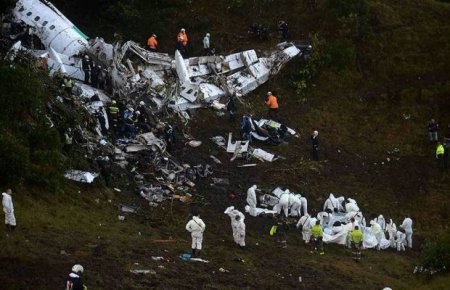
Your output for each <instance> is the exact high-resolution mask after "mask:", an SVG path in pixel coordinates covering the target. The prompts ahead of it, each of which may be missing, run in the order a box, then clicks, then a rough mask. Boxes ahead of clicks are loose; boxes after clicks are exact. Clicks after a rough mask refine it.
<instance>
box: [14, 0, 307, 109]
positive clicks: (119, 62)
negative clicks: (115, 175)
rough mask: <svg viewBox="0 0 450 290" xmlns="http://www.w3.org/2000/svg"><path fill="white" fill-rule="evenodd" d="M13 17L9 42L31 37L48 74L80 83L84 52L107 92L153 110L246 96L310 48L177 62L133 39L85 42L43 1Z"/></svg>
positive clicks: (21, 0) (30, 0) (20, 4)
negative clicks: (141, 99)
mask: <svg viewBox="0 0 450 290" xmlns="http://www.w3.org/2000/svg"><path fill="white" fill-rule="evenodd" d="M13 15H14V19H13V21H14V22H15V24H18V25H21V26H22V27H23V32H21V33H22V34H21V33H16V34H14V35H12V33H11V34H10V39H12V40H13V39H17V38H18V35H23V34H26V33H29V34H33V35H36V36H37V37H38V38H39V39H40V41H41V43H42V46H43V48H44V49H45V50H39V53H38V55H40V56H44V57H45V58H44V59H46V60H47V65H48V68H49V71H50V74H55V73H66V74H68V75H69V76H70V77H72V78H75V79H78V80H85V73H84V71H83V69H82V58H83V57H84V55H86V54H87V55H89V56H90V57H91V59H92V60H93V61H94V62H95V64H96V65H101V66H102V68H103V69H105V68H107V72H108V74H109V76H108V77H109V78H110V83H111V86H112V87H111V88H109V89H111V90H112V91H113V93H116V94H118V95H119V96H127V97H129V96H135V95H138V96H146V97H147V98H149V99H150V100H151V101H152V103H153V104H152V105H153V109H154V110H155V111H156V110H160V109H162V108H165V107H169V108H172V109H173V110H175V111H184V110H187V109H195V108H200V107H204V106H207V105H210V104H212V103H213V102H214V101H216V100H218V99H219V98H220V97H223V96H227V95H230V94H234V93H240V94H242V95H245V94H248V93H249V92H251V91H252V90H254V89H256V88H257V87H258V86H260V85H261V84H263V83H264V82H266V81H267V80H268V79H269V77H270V76H272V75H275V74H277V73H278V72H279V71H280V70H281V68H282V67H283V66H284V65H285V64H286V63H287V62H288V61H289V60H291V59H292V58H293V57H295V56H297V55H301V54H302V53H303V52H302V50H303V51H308V50H309V49H310V46H309V45H307V46H305V45H303V46H299V47H301V49H299V48H297V46H296V45H295V44H293V43H288V42H284V43H280V44H278V45H277V46H276V47H275V48H274V49H272V50H270V51H269V52H267V53H264V54H263V55H262V56H258V55H257V53H256V51H255V50H247V51H244V52H239V53H233V54H230V55H227V56H201V57H192V58H189V59H183V57H182V56H181V54H180V53H179V52H178V51H175V55H174V57H172V56H170V55H169V54H167V53H159V52H150V51H147V50H146V49H144V48H142V47H140V46H139V45H138V44H137V43H135V42H133V41H127V42H125V43H124V44H120V43H116V44H114V45H112V44H108V43H106V42H105V41H104V40H103V39H102V38H100V37H97V38H95V39H88V37H87V36H86V35H85V34H83V33H82V32H81V31H80V30H79V29H78V28H77V27H76V26H75V25H74V24H73V23H72V22H70V20H68V19H67V18H66V17H65V16H64V15H63V14H62V13H61V12H60V11H59V10H58V9H57V8H56V7H55V6H53V4H51V3H50V2H48V1H44V0H42V1H39V0H18V1H17V4H16V7H15V8H14V9H13ZM19 49H24V48H23V47H22V45H21V43H20V42H18V43H16V44H15V45H14V47H13V51H17V50H19ZM28 49H29V50H32V51H35V49H34V48H28ZM217 106H218V105H217V104H216V105H215V107H217ZM219 107H222V106H219Z"/></svg>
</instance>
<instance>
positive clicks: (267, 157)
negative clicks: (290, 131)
mask: <svg viewBox="0 0 450 290" xmlns="http://www.w3.org/2000/svg"><path fill="white" fill-rule="evenodd" d="M250 154H252V155H253V156H255V157H256V158H258V159H262V160H264V161H269V162H272V161H274V160H277V159H278V158H277V157H276V155H275V154H272V153H269V152H267V151H265V150H263V149H259V148H256V149H254V150H253V151H251V153H250Z"/></svg>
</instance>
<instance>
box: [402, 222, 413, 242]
mask: <svg viewBox="0 0 450 290" xmlns="http://www.w3.org/2000/svg"><path fill="white" fill-rule="evenodd" d="M412 224H413V221H412V219H411V218H410V217H409V216H408V215H407V216H405V219H404V220H403V223H402V224H401V225H400V227H401V228H402V229H404V230H405V234H406V242H407V243H408V247H409V248H412V235H413V229H412Z"/></svg>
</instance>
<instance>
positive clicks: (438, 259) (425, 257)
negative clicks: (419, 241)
mask: <svg viewBox="0 0 450 290" xmlns="http://www.w3.org/2000/svg"><path fill="white" fill-rule="evenodd" d="M422 263H423V266H424V267H425V268H427V269H430V270H434V271H443V272H448V270H449V267H450V237H447V238H445V239H440V240H433V241H428V242H427V243H426V244H425V245H424V246H423V249H422Z"/></svg>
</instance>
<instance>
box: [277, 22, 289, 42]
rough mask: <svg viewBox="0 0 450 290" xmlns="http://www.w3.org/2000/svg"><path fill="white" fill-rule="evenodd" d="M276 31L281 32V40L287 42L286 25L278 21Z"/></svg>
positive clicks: (287, 29)
mask: <svg viewBox="0 0 450 290" xmlns="http://www.w3.org/2000/svg"><path fill="white" fill-rule="evenodd" d="M278 30H280V31H281V37H282V40H287V38H288V32H289V27H288V24H287V23H286V22H285V21H283V20H280V21H278Z"/></svg>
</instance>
